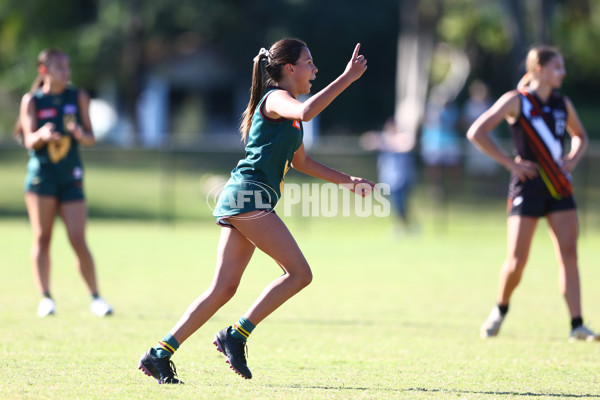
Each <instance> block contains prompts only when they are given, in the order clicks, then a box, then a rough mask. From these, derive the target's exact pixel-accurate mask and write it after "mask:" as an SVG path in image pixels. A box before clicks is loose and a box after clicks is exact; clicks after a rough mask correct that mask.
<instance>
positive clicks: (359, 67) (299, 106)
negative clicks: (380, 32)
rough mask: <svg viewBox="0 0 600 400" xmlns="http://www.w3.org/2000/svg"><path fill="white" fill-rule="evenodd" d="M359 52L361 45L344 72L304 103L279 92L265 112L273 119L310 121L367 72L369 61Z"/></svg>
mask: <svg viewBox="0 0 600 400" xmlns="http://www.w3.org/2000/svg"><path fill="white" fill-rule="evenodd" d="M359 50H360V43H358V44H357V45H356V48H355V49H354V53H352V58H351V59H350V61H349V62H348V64H347V65H346V69H345V70H344V72H343V73H342V74H341V75H340V76H339V77H338V78H337V79H335V80H334V81H333V82H331V83H330V84H329V85H328V86H327V87H326V88H324V89H323V90H321V91H320V92H318V93H317V94H315V95H314V96H312V97H311V98H310V99H308V100H307V101H305V102H304V103H302V102H300V101H298V100H297V99H295V98H294V97H293V96H292V95H291V94H289V93H288V92H287V91H285V90H278V91H276V92H274V93H273V94H272V95H270V96H269V97H267V100H266V102H265V110H266V111H267V112H268V113H270V114H272V115H273V118H277V116H279V117H283V118H285V119H297V120H301V121H310V120H311V119H313V118H314V117H316V116H317V115H318V114H319V113H320V112H321V111H323V110H324V109H325V108H326V107H327V106H328V105H329V104H331V102H332V101H333V100H334V99H335V98H336V97H337V96H339V95H340V93H342V92H343V91H344V90H345V89H346V88H347V87H348V86H350V84H351V83H352V82H354V81H355V80H357V79H358V78H360V77H361V76H362V74H363V73H364V72H365V71H366V70H367V60H366V58H365V57H364V56H363V55H359V54H358V51H359ZM275 114H276V115H275Z"/></svg>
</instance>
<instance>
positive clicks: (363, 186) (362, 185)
mask: <svg viewBox="0 0 600 400" xmlns="http://www.w3.org/2000/svg"><path fill="white" fill-rule="evenodd" d="M350 179H351V180H352V183H351V184H350V185H348V188H349V189H350V190H351V191H353V192H354V193H356V194H357V195H359V196H362V197H365V196H368V195H370V194H371V193H372V192H373V188H374V187H375V184H374V183H373V182H371V181H370V180H368V179H364V178H358V177H355V176H353V177H351V178H350Z"/></svg>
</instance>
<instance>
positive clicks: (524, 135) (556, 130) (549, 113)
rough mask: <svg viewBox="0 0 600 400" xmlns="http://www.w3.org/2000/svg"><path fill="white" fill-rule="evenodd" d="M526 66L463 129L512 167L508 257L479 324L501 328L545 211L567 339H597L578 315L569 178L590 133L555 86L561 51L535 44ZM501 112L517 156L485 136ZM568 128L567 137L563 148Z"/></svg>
mask: <svg viewBox="0 0 600 400" xmlns="http://www.w3.org/2000/svg"><path fill="white" fill-rule="evenodd" d="M526 67H527V73H526V74H525V76H524V77H523V78H522V79H521V81H520V82H519V85H518V89H517V90H511V91H509V92H507V93H505V94H504V95H503V96H502V97H500V99H499V100H498V101H496V103H495V104H494V105H493V106H492V107H490V109H489V110H487V111H486V112H485V113H484V114H482V115H481V116H480V117H479V118H478V119H477V120H476V121H475V122H474V123H473V125H472V126H471V127H470V128H469V131H468V132H467V137H468V138H469V140H470V141H471V142H473V143H474V144H475V145H476V146H477V147H478V148H479V149H480V150H481V151H482V152H484V153H485V154H487V155H488V156H490V157H492V158H493V159H494V160H496V161H497V162H498V163H500V164H501V165H503V166H504V167H505V168H506V169H508V170H509V171H510V172H511V180H510V188H509V198H508V211H509V217H508V249H507V256H506V260H505V261H504V265H503V266H502V270H501V272H500V284H499V289H498V297H497V306H496V307H494V308H493V309H492V312H491V313H490V315H489V317H488V318H487V319H486V321H485V322H484V323H483V325H482V327H481V337H483V338H487V337H492V336H496V335H497V334H498V331H499V330H500V326H501V325H502V322H503V320H504V317H505V315H506V313H507V311H508V305H509V300H510V296H511V295H512V293H513V291H514V289H515V288H516V287H517V285H518V284H519V281H520V280H521V275H522V273H523V269H524V267H525V264H526V262H527V257H528V255H529V249H530V247H531V241H532V238H533V234H534V232H535V229H536V227H537V223H538V219H539V218H540V217H546V219H547V220H548V225H549V227H550V236H551V237H552V240H553V242H554V247H555V249H556V255H557V258H558V263H559V268H560V271H559V272H560V273H559V285H560V290H561V292H562V294H563V295H564V297H565V300H566V303H567V306H568V310H569V314H570V316H571V334H570V338H571V339H572V340H598V336H597V335H595V334H594V333H593V332H592V331H591V330H589V329H588V328H587V327H585V326H584V325H583V319H582V317H581V315H582V314H581V294H580V285H579V271H578V266H577V236H578V233H579V225H578V221H577V211H576V205H575V201H574V199H573V194H572V188H571V179H570V173H571V171H573V169H574V168H575V166H576V165H577V163H578V162H579V161H580V159H581V157H582V156H583V153H584V151H585V148H586V146H587V142H588V139H587V134H586V132H585V129H584V127H583V125H582V124H581V121H580V120H579V117H578V116H577V112H576V111H575V108H574V106H573V104H572V103H571V101H570V100H569V99H568V98H567V97H565V96H563V95H561V94H560V93H559V92H557V91H556V89H559V88H560V87H561V84H562V81H563V79H564V77H565V74H566V70H565V65H564V60H563V57H562V55H561V54H560V52H559V51H558V50H556V49H555V48H552V47H547V46H540V47H535V48H533V49H531V50H530V51H529V53H528V55H527V59H526ZM503 119H504V120H506V122H507V123H508V124H509V128H510V131H511V135H512V137H513V142H514V147H515V153H516V156H515V157H511V156H510V155H508V154H506V153H505V152H504V151H503V150H502V149H500V148H499V147H498V146H497V145H495V144H494V142H493V141H492V140H491V139H490V137H489V135H488V134H489V132H490V131H492V130H493V129H494V128H496V127H497V126H498V125H499V124H500V123H501V122H502V120H503ZM565 133H568V134H569V135H570V141H571V147H570V151H569V152H568V154H566V155H565V154H563V142H564V138H565V137H566V135H565Z"/></svg>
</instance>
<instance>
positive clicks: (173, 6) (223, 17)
mask: <svg viewBox="0 0 600 400" xmlns="http://www.w3.org/2000/svg"><path fill="white" fill-rule="evenodd" d="M401 1H408V0H398V1H395V0H374V1H369V2H365V1H363V0H346V1H341V0H334V1H328V2H322V1H318V0H285V1H280V0H256V1H252V2H248V1H240V0H220V1H210V0H202V1H198V0H176V1H173V0H149V1H142V0H125V1H123V0H52V1H50V0H4V1H3V2H2V3H1V4H0V98H2V99H3V100H2V101H1V102H0V103H1V104H3V105H4V104H7V103H13V104H15V105H14V106H13V107H11V108H12V109H10V110H7V109H6V107H3V110H4V111H3V113H7V112H8V113H10V115H11V117H9V118H8V119H7V118H6V117H5V116H0V123H1V124H2V125H1V126H0V131H2V132H4V131H9V130H10V129H11V126H9V125H8V123H7V121H8V120H12V119H13V118H14V117H13V116H14V114H15V113H16V110H17V105H16V103H17V102H18V100H17V99H18V98H19V97H20V96H21V94H22V93H23V92H25V91H26V90H28V88H29V85H30V84H31V82H32V81H33V79H34V77H35V74H36V70H35V58H36V56H37V54H38V53H39V51H40V50H41V49H42V48H45V47H48V46H57V47H61V48H63V49H65V50H66V51H67V52H68V53H69V54H70V55H71V58H72V64H73V74H74V76H73V80H74V82H76V83H77V84H78V85H80V86H83V87H85V88H87V89H88V90H90V91H91V92H92V94H94V93H95V92H96V91H97V90H99V87H100V85H101V84H102V83H103V82H107V81H112V82H114V83H115V84H116V87H117V91H118V94H119V97H120V98H121V100H122V102H123V104H122V105H123V107H124V112H126V113H131V112H133V111H132V110H133V108H132V107H133V106H132V104H134V103H133V101H134V99H135V97H136V96H137V93H138V92H139V90H140V89H139V88H140V80H141V79H143V76H144V72H145V71H146V69H147V68H150V67H151V66H152V65H153V63H155V62H157V61H160V60H162V59H165V58H168V57H171V56H174V55H177V54H185V53H189V52H193V51H195V50H197V49H198V48H200V47H205V46H208V47H210V48H215V49H219V51H220V52H221V53H222V54H223V55H224V58H225V60H226V62H228V63H230V64H231V65H232V67H233V68H234V70H235V72H236V73H235V75H236V76H237V77H239V79H240V80H241V81H242V82H249V80H250V72H251V71H250V60H251V59H252V57H253V56H254V55H255V53H256V52H257V50H258V49H259V48H260V47H265V46H268V45H269V44H270V43H272V42H274V41H275V40H277V39H279V38H281V37H283V36H297V37H300V38H302V39H305V40H306V41H307V42H308V44H309V46H310V47H311V51H312V53H313V56H314V57H315V62H316V65H317V66H318V67H319V70H320V71H319V74H318V79H317V81H315V86H314V90H318V89H320V88H322V87H323V86H324V85H326V84H327V83H329V82H330V81H331V80H332V79H333V78H335V77H336V76H337V75H338V74H339V73H340V72H341V71H342V69H343V67H344V64H345V62H346V60H347V59H348V57H349V55H350V53H351V50H352V48H353V46H354V43H356V42H359V41H360V42H362V43H363V50H364V53H365V55H366V56H367V58H368V60H369V71H368V72H367V73H366V74H365V76H364V77H363V79H361V80H360V81H358V82H357V83H356V84H355V85H354V87H353V88H352V90H349V91H348V92H347V93H344V95H343V96H341V97H340V99H339V100H338V101H336V102H335V103H334V104H333V105H332V107H331V108H330V109H329V110H328V112H326V113H324V114H323V115H322V125H323V126H324V127H325V129H326V130H327V131H329V132H352V133H358V132H360V131H362V130H364V129H367V128H369V129H371V128H377V127H379V126H380V124H381V121H384V120H385V119H386V118H387V117H388V116H389V115H391V114H392V113H393V109H394V104H393V103H394V96H395V90H394V84H393V82H394V80H395V73H396V62H395V54H396V43H397V35H398V30H399V9H400V8H399V3H400V2H401ZM505 3H506V1H503V2H498V1H492V0H486V1H478V0H458V1H457V0H431V1H426V2H420V8H421V12H422V13H423V14H424V15H428V14H432V13H433V14H435V15H437V14H438V13H439V23H438V25H437V28H436V30H435V32H432V33H434V34H435V35H436V37H437V38H438V40H439V41H445V42H448V43H450V44H452V45H453V46H455V47H457V48H463V49H465V50H466V51H467V53H468V55H469V58H470V59H471V62H472V66H473V71H472V77H473V79H474V78H479V79H483V80H484V81H486V82H488V83H489V85H490V86H491V87H492V91H493V92H494V93H500V92H503V91H505V90H506V89H507V88H509V87H512V86H513V85H514V82H513V80H514V77H512V76H511V75H510V74H507V72H506V71H513V70H515V64H517V63H518V61H517V60H518V58H515V57H513V56H511V57H508V54H509V53H510V52H511V51H512V50H513V49H514V48H515V46H516V43H514V38H512V37H511V34H510V29H511V28H510V26H511V24H513V23H514V22H513V21H512V19H511V18H512V17H511V16H510V14H508V12H507V11H506V10H507V9H506V7H505V6H504V4H505ZM555 3H556V7H554V8H552V10H553V14H552V15H553V18H552V19H551V24H550V27H549V28H550V31H551V39H552V41H553V42H555V43H556V44H558V45H559V46H560V47H561V49H562V50H563V51H564V53H565V55H566V56H567V66H568V68H569V70H570V71H571V72H572V74H571V75H570V76H569V79H568V80H567V82H566V87H565V89H566V90H568V91H569V92H571V90H572V91H573V92H574V93H573V95H574V97H576V98H577V97H578V96H579V95H580V94H583V93H592V92H595V91H596V90H594V91H592V90H586V89H589V86H590V85H592V86H593V87H595V86H597V85H599V84H598V83H594V82H597V79H595V77H596V76H597V75H598V63H597V62H596V60H595V53H594V52H593V51H590V47H591V46H593V43H596V42H597V41H598V39H600V28H599V27H600V21H599V20H600V3H598V2H589V1H586V0H579V1H576V2H567V1H555V2H548V4H555ZM523 4H525V3H523ZM531 4H538V2H527V5H528V6H525V5H523V6H522V7H521V10H522V14H523V16H524V17H525V18H528V19H529V20H533V21H535V15H532V11H531V8H532V7H531ZM539 4H541V3H539ZM437 7H441V8H440V9H441V12H439V10H437ZM433 14H432V15H433ZM526 31H527V30H526ZM527 32H529V31H527ZM527 32H526V33H527ZM524 39H525V40H526V41H527V43H523V44H520V45H521V46H522V45H525V46H527V45H529V44H530V43H534V42H535V40H536V38H535V37H534V36H532V34H531V32H529V33H527V35H526V37H525V38H524ZM518 57H522V55H519V56H518ZM582 97H585V96H582ZM589 97H591V96H588V99H587V100H586V101H588V100H589V101H592V100H594V99H591V98H589ZM7 99H10V101H9V100H7Z"/></svg>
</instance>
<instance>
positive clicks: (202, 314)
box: [170, 228, 255, 344]
mask: <svg viewBox="0 0 600 400" xmlns="http://www.w3.org/2000/svg"><path fill="white" fill-rule="evenodd" d="M254 249H255V246H254V245H253V244H252V243H251V242H249V241H248V239H246V238H245V237H244V236H243V235H242V234H241V233H240V232H238V231H237V230H236V229H232V228H221V237H220V238H219V247H218V250H217V266H216V270H215V276H214V278H213V281H212V284H211V285H210V287H209V288H208V289H207V290H206V291H205V292H204V293H202V294H201V295H200V296H199V297H198V298H197V299H196V300H195V301H194V302H193V303H192V304H190V306H189V307H188V308H187V310H186V311H185V313H184V314H183V315H182V316H181V318H180V319H179V321H177V323H176V324H175V326H174V327H173V329H171V331H170V333H171V335H173V336H174V337H175V339H176V340H177V342H179V344H182V343H183V342H184V341H185V340H187V338H189V337H190V336H191V335H192V334H193V333H194V332H196V331H197V330H198V329H199V328H200V327H201V326H202V325H204V324H205V323H206V321H208V319H209V318H210V317H212V316H213V315H214V314H215V313H216V312H217V311H218V310H219V308H221V307H222V306H223V305H224V304H225V303H227V302H228V301H229V300H230V299H231V298H232V297H233V295H234V294H235V292H236V290H237V288H238V286H239V284H240V281H241V279H242V274H243V273H244V271H245V270H246V267H247V266H248V263H249V262H250V258H251V257H252V254H253V253H254Z"/></svg>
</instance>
